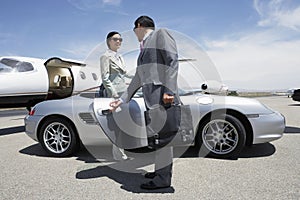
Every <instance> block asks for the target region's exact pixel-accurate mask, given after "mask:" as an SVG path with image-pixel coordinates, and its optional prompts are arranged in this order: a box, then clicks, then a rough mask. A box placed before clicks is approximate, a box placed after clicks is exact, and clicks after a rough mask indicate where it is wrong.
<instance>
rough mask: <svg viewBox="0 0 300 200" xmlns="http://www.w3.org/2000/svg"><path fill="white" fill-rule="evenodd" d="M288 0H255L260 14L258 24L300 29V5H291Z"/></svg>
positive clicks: (256, 8)
mask: <svg viewBox="0 0 300 200" xmlns="http://www.w3.org/2000/svg"><path fill="white" fill-rule="evenodd" d="M288 3H289V1H287V0H272V1H264V0H254V8H255V10H256V11H257V13H258V14H259V15H260V17H261V20H260V21H258V25H259V26H262V27H266V26H279V27H288V28H290V29H293V30H297V31H300V6H298V7H291V6H289V4H288Z"/></svg>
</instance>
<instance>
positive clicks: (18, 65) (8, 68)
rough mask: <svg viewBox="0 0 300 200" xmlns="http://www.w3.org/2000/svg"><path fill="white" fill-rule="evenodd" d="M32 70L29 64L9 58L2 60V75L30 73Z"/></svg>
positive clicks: (0, 61) (0, 64) (0, 65)
mask: <svg viewBox="0 0 300 200" xmlns="http://www.w3.org/2000/svg"><path fill="white" fill-rule="evenodd" d="M32 70H33V66H32V64H31V63H29V62H22V61H18V60H14V59H8V58H3V59H2V60H0V73H12V72H28V71H32Z"/></svg>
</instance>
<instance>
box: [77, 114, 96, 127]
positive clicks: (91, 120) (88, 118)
mask: <svg viewBox="0 0 300 200" xmlns="http://www.w3.org/2000/svg"><path fill="white" fill-rule="evenodd" d="M79 118H80V119H81V120H82V121H83V122H84V123H86V124H98V122H97V121H96V120H95V117H94V114H93V113H79Z"/></svg>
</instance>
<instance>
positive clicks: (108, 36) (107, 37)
mask: <svg viewBox="0 0 300 200" xmlns="http://www.w3.org/2000/svg"><path fill="white" fill-rule="evenodd" d="M116 34H119V35H121V34H120V33H119V32H117V31H111V32H109V33H108V34H107V36H106V44H107V46H108V48H109V43H108V42H109V40H110V38H111V37H112V36H113V35H116Z"/></svg>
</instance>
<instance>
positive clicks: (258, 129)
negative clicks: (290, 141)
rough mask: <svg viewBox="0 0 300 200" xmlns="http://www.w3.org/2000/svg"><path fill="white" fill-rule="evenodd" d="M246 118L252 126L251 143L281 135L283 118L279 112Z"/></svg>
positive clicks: (263, 141)
mask: <svg viewBox="0 0 300 200" xmlns="http://www.w3.org/2000/svg"><path fill="white" fill-rule="evenodd" d="M248 119H249V121H250V123H251V124H252V127H253V144H259V143H265V142H271V141H273V140H277V139H279V138H281V137H282V136H283V132H284V129H285V118H284V116H283V115H282V114H280V113H279V112H274V113H272V114H265V115H263V114H260V115H259V117H257V118H248Z"/></svg>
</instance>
